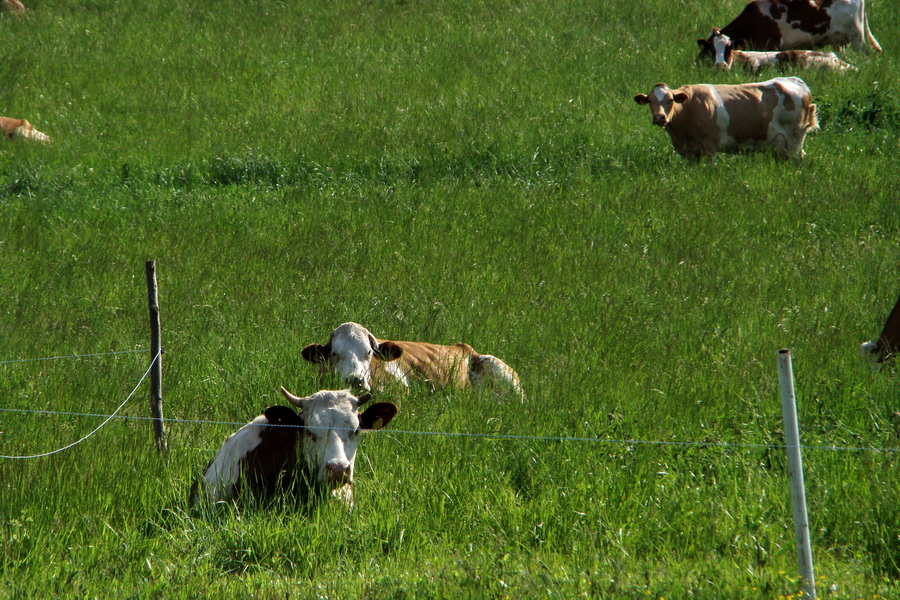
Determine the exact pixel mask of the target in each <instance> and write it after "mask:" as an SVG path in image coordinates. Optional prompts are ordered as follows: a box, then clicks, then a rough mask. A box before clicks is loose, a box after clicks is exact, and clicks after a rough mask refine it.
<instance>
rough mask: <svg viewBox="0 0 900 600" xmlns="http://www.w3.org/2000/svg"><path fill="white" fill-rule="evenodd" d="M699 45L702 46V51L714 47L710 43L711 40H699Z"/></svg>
mask: <svg viewBox="0 0 900 600" xmlns="http://www.w3.org/2000/svg"><path fill="white" fill-rule="evenodd" d="M697 45H698V46H700V49H701V50H706V49H708V48H710V47H712V44H710V43H709V40H704V39H703V38H699V39H698V40H697Z"/></svg>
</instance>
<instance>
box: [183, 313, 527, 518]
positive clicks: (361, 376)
mask: <svg viewBox="0 0 900 600" xmlns="http://www.w3.org/2000/svg"><path fill="white" fill-rule="evenodd" d="M302 356H303V358H304V359H305V360H307V361H309V362H311V363H314V364H318V365H320V372H319V373H320V380H321V381H324V380H326V379H327V378H328V377H330V376H331V375H332V374H334V375H337V377H339V378H340V379H341V381H343V383H344V384H345V385H347V386H348V389H346V390H322V391H319V392H316V393H315V394H313V395H312V396H308V397H306V398H300V397H298V396H295V395H293V394H291V393H290V392H288V391H287V390H286V389H284V388H281V393H282V394H283V395H284V397H285V398H287V400H288V401H289V402H290V403H291V404H292V405H294V406H295V407H297V408H299V409H300V412H299V413H296V412H294V410H293V409H291V408H288V407H286V406H271V407H269V408H267V409H266V410H265V412H264V413H263V414H262V415H260V416H258V417H256V418H255V419H254V420H253V421H251V422H250V423H248V424H247V425H244V426H243V427H242V428H241V429H239V430H238V431H237V433H235V434H233V435H232V436H230V437H229V438H228V439H226V440H225V443H224V444H223V445H222V448H221V449H220V450H219V451H218V452H217V453H216V455H215V456H214V457H213V459H212V460H211V461H210V463H209V465H208V466H207V467H206V470H205V471H204V473H203V476H202V477H201V478H200V479H199V480H198V481H197V482H196V483H195V484H194V485H193V487H192V488H191V494H190V501H191V503H192V504H196V503H197V502H199V501H200V500H201V499H202V498H203V497H204V496H205V498H206V499H207V500H209V501H225V500H230V499H233V498H235V497H236V496H237V494H238V493H239V492H240V489H241V487H242V486H247V487H249V488H250V490H249V491H250V492H251V493H253V494H255V495H263V496H270V495H272V494H273V493H276V492H279V491H280V492H287V491H290V492H291V493H294V494H297V495H298V496H299V497H301V498H304V497H309V496H310V495H311V493H312V492H316V491H318V492H330V493H331V494H332V495H334V496H335V497H338V498H340V499H341V500H343V501H344V502H346V503H347V504H349V505H352V504H353V465H354V462H355V459H356V448H357V444H358V443H359V434H360V433H364V432H366V431H373V430H378V429H382V428H383V427H385V426H386V425H387V424H388V423H390V422H391V419H393V418H394V415H396V414H397V412H398V409H397V406H396V405H395V404H394V403H392V402H377V403H375V404H372V405H371V406H369V407H368V408H367V409H366V410H365V411H363V412H360V411H359V409H360V407H362V406H363V405H364V404H366V403H367V402H368V401H369V400H370V399H371V397H372V393H373V392H374V393H382V392H385V391H393V392H402V391H405V390H407V389H409V386H410V384H411V383H412V382H414V381H417V382H419V383H423V384H425V385H427V386H431V387H432V388H434V387H456V388H466V387H481V386H491V387H495V388H497V389H498V390H500V391H505V392H508V393H511V394H513V395H515V396H517V397H519V398H524V397H525V394H524V392H523V391H522V386H521V384H520V383H519V376H518V374H517V373H516V372H515V371H514V370H513V369H512V367H510V366H509V365H508V364H506V363H505V362H503V361H502V360H500V359H499V358H497V357H496V356H492V355H490V354H479V353H478V352H476V351H475V350H474V349H473V348H472V346H470V345H468V344H456V345H454V346H444V345H440V344H431V343H428V342H401V341H394V340H381V339H378V338H376V337H375V336H374V335H372V332H370V331H369V330H368V329H366V328H365V327H363V326H362V325H360V324H359V323H343V324H342V325H339V326H338V327H337V328H336V329H335V330H334V331H332V332H331V336H330V337H329V338H328V343H326V344H325V345H322V344H310V345H308V346H306V347H305V348H304V349H303V351H302ZM354 393H358V394H360V395H359V396H356V395H354ZM298 450H299V453H298ZM201 490H202V492H203V493H202V494H201Z"/></svg>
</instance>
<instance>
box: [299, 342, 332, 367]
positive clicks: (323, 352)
mask: <svg viewBox="0 0 900 600" xmlns="http://www.w3.org/2000/svg"><path fill="white" fill-rule="evenodd" d="M329 352H331V349H330V348H329V347H328V346H327V345H326V346H323V345H322V344H310V345H309V346H307V347H306V348H304V349H303V350H302V351H301V352H300V356H302V357H303V359H304V360H306V361H309V362H311V363H321V362H325V359H326V358H328V353H329Z"/></svg>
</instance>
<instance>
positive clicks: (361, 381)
mask: <svg viewBox="0 0 900 600" xmlns="http://www.w3.org/2000/svg"><path fill="white" fill-rule="evenodd" d="M384 345H385V348H381V347H380V345H379V343H378V340H377V339H375V336H374V335H372V333H371V332H370V331H369V330H368V329H366V328H365V327H363V326H362V325H360V324H358V323H344V324H342V325H339V326H338V327H337V329H335V330H334V331H333V332H332V333H331V338H330V339H329V340H328V343H327V344H325V345H324V346H322V345H321V344H310V345H309V346H307V347H306V348H304V349H303V352H302V354H303V358H304V359H306V360H308V361H309V362H314V363H321V364H322V365H323V367H325V368H326V369H328V370H331V371H334V372H335V373H336V374H337V375H338V377H340V378H341V381H343V382H344V383H345V384H347V385H349V386H350V387H351V388H353V389H355V390H361V391H365V392H369V391H371V390H372V357H375V358H378V359H379V360H383V361H391V360H396V359H398V358H399V357H400V354H401V352H402V351H400V350H399V347H398V346H396V345H395V344H390V343H386V344H384Z"/></svg>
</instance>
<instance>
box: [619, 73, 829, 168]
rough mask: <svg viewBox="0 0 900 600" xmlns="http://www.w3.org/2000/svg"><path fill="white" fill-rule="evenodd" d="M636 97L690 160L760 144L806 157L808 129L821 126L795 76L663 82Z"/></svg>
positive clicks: (677, 148) (777, 150)
mask: <svg viewBox="0 0 900 600" xmlns="http://www.w3.org/2000/svg"><path fill="white" fill-rule="evenodd" d="M634 101H635V102H637V103H638V104H642V105H649V106H650V113H651V115H652V117H653V124H654V125H657V126H659V127H662V128H663V129H665V130H666V132H667V133H668V134H669V137H670V138H672V145H673V146H675V150H676V151H677V152H678V153H679V154H681V155H682V156H684V157H685V158H691V159H698V158H701V157H704V156H706V157H709V158H715V155H716V153H717V152H719V151H722V152H738V151H740V150H742V149H761V148H772V149H774V150H775V152H776V153H777V154H778V155H779V156H780V157H787V156H793V157H795V158H802V157H803V140H804V139H805V138H806V134H807V133H809V132H810V131H815V130H816V129H818V121H817V119H816V105H815V104H813V103H812V95H811V94H810V91H809V88H808V87H807V86H806V83H804V82H803V80H802V79H799V78H797V77H778V78H776V79H770V80H769V81H762V82H759V83H745V84H741V85H709V84H704V83H701V84H696V85H686V86H683V87H680V88H678V89H677V90H671V89H669V87H668V86H667V85H666V84H664V83H660V84H657V85H656V87H654V88H653V91H652V92H650V94H649V95H647V94H638V95H636V96H635V97H634Z"/></svg>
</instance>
